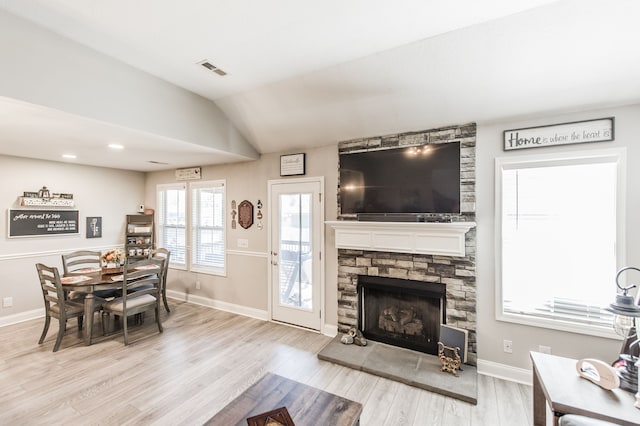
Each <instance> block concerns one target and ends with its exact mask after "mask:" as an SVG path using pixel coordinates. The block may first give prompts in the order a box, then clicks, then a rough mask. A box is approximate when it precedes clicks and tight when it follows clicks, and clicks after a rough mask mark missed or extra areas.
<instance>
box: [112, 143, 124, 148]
mask: <svg viewBox="0 0 640 426" xmlns="http://www.w3.org/2000/svg"><path fill="white" fill-rule="evenodd" d="M109 148H111V149H124V146H123V145H120V144H118V143H110V144H109Z"/></svg>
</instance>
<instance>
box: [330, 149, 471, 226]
mask: <svg viewBox="0 0 640 426" xmlns="http://www.w3.org/2000/svg"><path fill="white" fill-rule="evenodd" d="M340 213H341V214H342V215H362V214H364V215H363V216H366V214H384V213H391V214H414V215H415V214H425V213H436V214H453V213H460V142H447V143H441V144H429V145H423V146H416V147H400V148H391V149H381V150H376V151H366V152H354V153H344V154H340Z"/></svg>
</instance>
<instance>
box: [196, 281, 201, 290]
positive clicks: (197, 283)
mask: <svg viewBox="0 0 640 426" xmlns="http://www.w3.org/2000/svg"><path fill="white" fill-rule="evenodd" d="M196 290H200V281H199V280H197V281H196Z"/></svg>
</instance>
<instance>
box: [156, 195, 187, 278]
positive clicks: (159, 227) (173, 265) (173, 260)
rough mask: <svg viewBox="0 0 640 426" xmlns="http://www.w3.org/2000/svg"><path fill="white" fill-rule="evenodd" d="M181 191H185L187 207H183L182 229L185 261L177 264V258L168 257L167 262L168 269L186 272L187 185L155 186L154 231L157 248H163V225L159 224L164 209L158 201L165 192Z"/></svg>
mask: <svg viewBox="0 0 640 426" xmlns="http://www.w3.org/2000/svg"><path fill="white" fill-rule="evenodd" d="M174 189H175V190H180V189H181V190H183V191H185V203H186V204H187V205H185V206H184V209H185V227H184V228H185V229H184V234H185V241H184V252H185V261H184V263H179V262H177V257H176V256H175V255H174V256H171V257H170V261H169V267H170V268H172V269H180V270H187V262H188V259H189V250H188V240H187V238H188V235H187V234H188V232H189V231H188V229H189V228H188V227H187V226H188V223H189V222H188V220H189V211H188V208H187V207H188V203H187V202H188V198H187V197H188V195H189V194H188V192H187V185H186V184H184V183H169V184H159V185H157V186H156V205H157V207H156V210H157V216H158V218H157V221H156V230H157V233H156V235H157V236H158V247H165V246H166V244H165V243H164V241H162V236H163V232H162V228H163V227H164V224H163V223H161V221H160V218H161V215H163V214H164V212H165V207H164V206H162V205H160V200H161V195H160V194H161V193H162V192H166V191H167V190H174Z"/></svg>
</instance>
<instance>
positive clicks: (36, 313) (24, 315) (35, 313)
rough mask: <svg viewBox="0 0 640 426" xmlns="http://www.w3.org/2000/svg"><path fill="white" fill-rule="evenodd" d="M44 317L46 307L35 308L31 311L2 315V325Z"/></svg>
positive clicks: (0, 319) (0, 321) (0, 318)
mask: <svg viewBox="0 0 640 426" xmlns="http://www.w3.org/2000/svg"><path fill="white" fill-rule="evenodd" d="M43 317H44V308H41V309H33V310H31V311H24V312H18V313H17V314H13V315H7V316H4V317H0V327H4V326H7V325H12V324H17V323H19V322H25V321H30V320H32V319H38V318H43Z"/></svg>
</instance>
